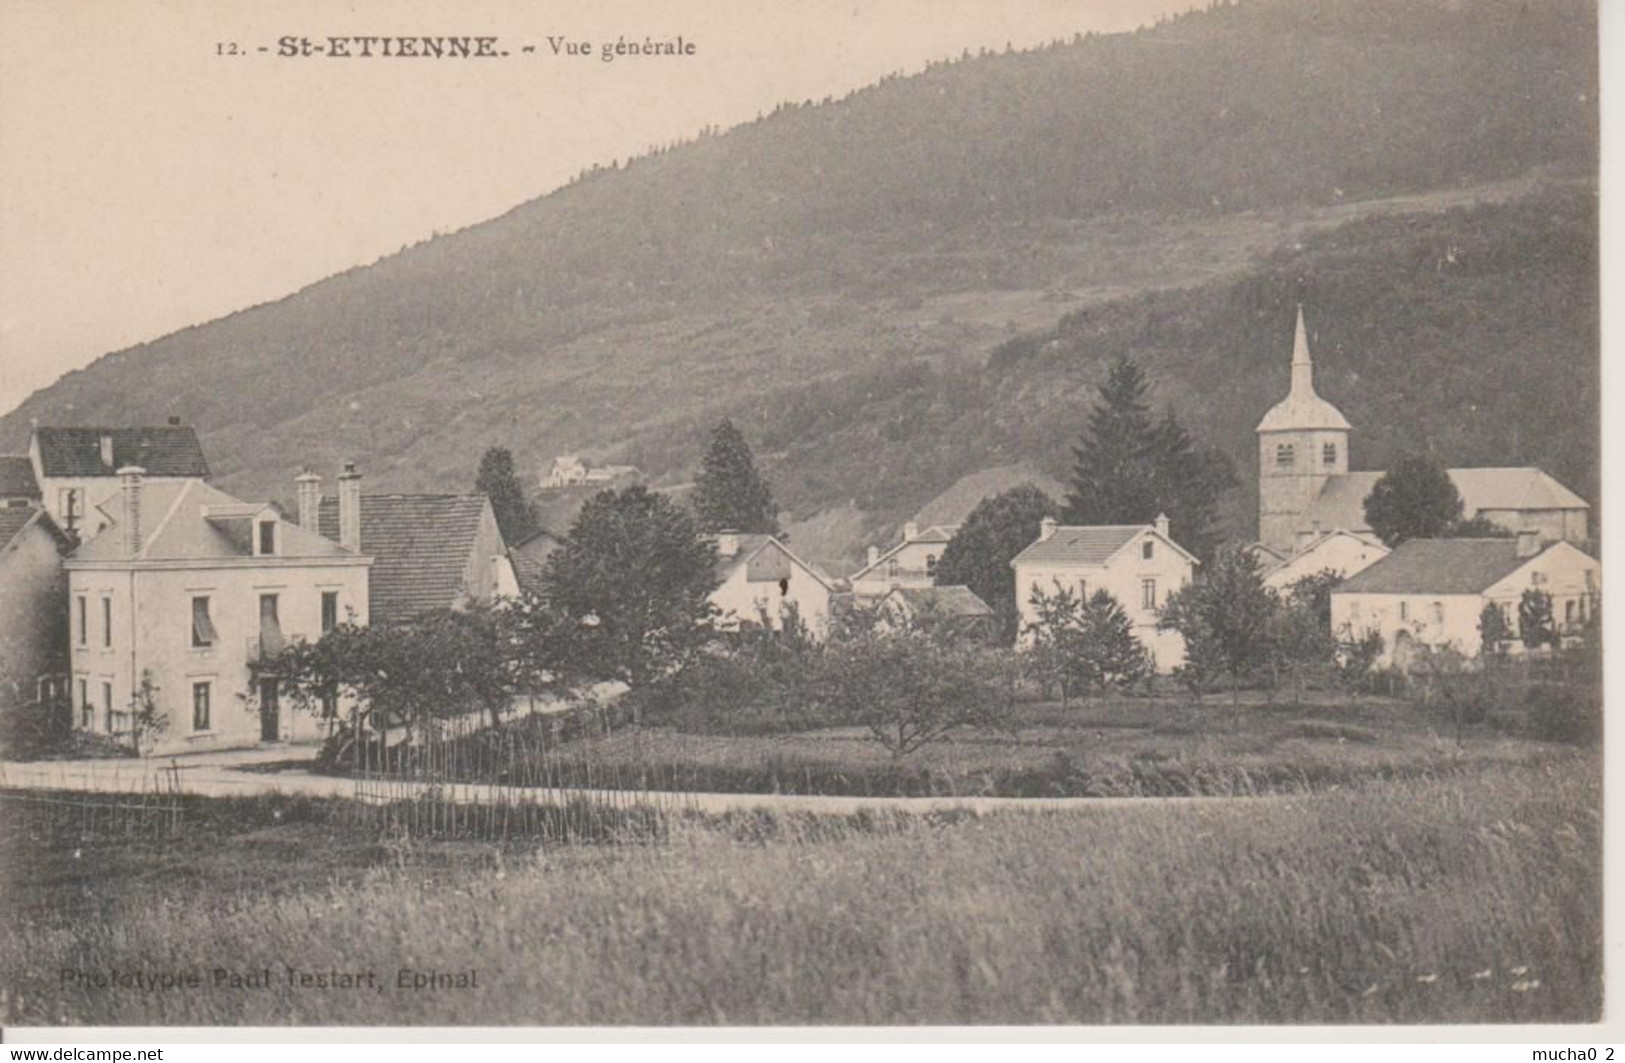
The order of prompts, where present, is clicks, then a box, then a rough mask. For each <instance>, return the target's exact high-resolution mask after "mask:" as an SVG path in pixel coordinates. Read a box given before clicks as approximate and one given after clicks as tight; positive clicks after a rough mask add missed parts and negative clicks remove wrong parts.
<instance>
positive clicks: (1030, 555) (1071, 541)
mask: <svg viewBox="0 0 1625 1063" xmlns="http://www.w3.org/2000/svg"><path fill="white" fill-rule="evenodd" d="M1010 564H1011V567H1013V568H1014V569H1015V570H1016V606H1017V608H1018V610H1019V611H1020V616H1021V631H1022V634H1020V635H1018V636H1017V638H1018V645H1025V644H1027V643H1028V642H1029V641H1030V638H1031V636H1030V635H1029V634H1027V626H1028V625H1029V624H1031V623H1033V622H1034V621H1036V620H1037V619H1038V613H1037V609H1036V608H1035V607H1034V605H1033V602H1032V598H1033V594H1034V592H1035V591H1036V592H1042V593H1044V594H1054V593H1055V592H1056V590H1057V588H1061V589H1065V590H1069V591H1071V592H1072V593H1074V594H1076V595H1078V596H1079V597H1080V598H1082V599H1085V600H1087V599H1088V598H1089V597H1090V596H1091V595H1093V594H1094V593H1095V592H1096V591H1100V590H1104V591H1106V592H1108V593H1109V594H1111V596H1112V597H1113V598H1116V599H1117V601H1118V604H1120V605H1121V606H1122V607H1123V611H1124V612H1125V613H1127V614H1128V617H1129V620H1130V622H1131V623H1132V624H1133V626H1134V637H1135V638H1137V639H1139V641H1140V644H1141V645H1143V646H1144V647H1145V648H1146V649H1147V650H1148V651H1150V652H1151V654H1152V655H1153V656H1154V657H1155V659H1156V667H1157V670H1158V671H1159V672H1167V671H1170V670H1172V669H1174V668H1177V667H1178V666H1179V665H1180V664H1182V663H1184V660H1185V643H1184V640H1183V639H1182V638H1181V637H1180V635H1179V633H1178V632H1176V631H1159V630H1157V617H1158V613H1159V612H1160V610H1161V609H1162V607H1163V606H1165V605H1167V604H1168V599H1169V598H1170V597H1172V596H1173V595H1174V594H1175V593H1177V592H1178V591H1179V590H1180V589H1181V588H1183V587H1186V586H1188V585H1189V584H1190V582H1191V580H1192V578H1193V577H1194V575H1195V571H1196V565H1197V561H1196V558H1195V557H1194V556H1193V555H1192V554H1191V553H1190V552H1189V551H1188V550H1186V549H1185V548H1184V547H1182V546H1180V545H1179V544H1178V543H1176V542H1174V541H1173V539H1171V538H1169V535H1168V520H1167V518H1166V517H1159V518H1157V520H1156V521H1155V522H1154V523H1152V524H1118V525H1100V526H1073V525H1063V524H1057V523H1056V522H1055V521H1054V520H1051V519H1049V518H1045V520H1044V521H1043V522H1042V523H1041V524H1040V531H1039V535H1038V540H1037V541H1036V542H1034V543H1033V544H1032V545H1031V546H1029V547H1027V548H1026V549H1025V550H1023V551H1022V552H1021V553H1019V554H1017V555H1016V557H1015V559H1014V560H1012V561H1011V562H1010Z"/></svg>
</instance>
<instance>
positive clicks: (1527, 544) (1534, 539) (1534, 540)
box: [1518, 528, 1540, 558]
mask: <svg viewBox="0 0 1625 1063" xmlns="http://www.w3.org/2000/svg"><path fill="white" fill-rule="evenodd" d="M1538 553H1540V532H1538V531H1535V530H1534V529H1533V528H1530V529H1525V530H1524V531H1521V532H1519V533H1518V557H1519V558H1526V557H1534V556H1535V555H1536V554H1538Z"/></svg>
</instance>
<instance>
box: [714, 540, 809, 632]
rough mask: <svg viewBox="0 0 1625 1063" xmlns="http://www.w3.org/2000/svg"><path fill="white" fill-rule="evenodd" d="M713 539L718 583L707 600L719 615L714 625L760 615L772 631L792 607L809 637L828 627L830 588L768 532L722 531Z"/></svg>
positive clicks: (779, 626) (725, 625) (730, 625)
mask: <svg viewBox="0 0 1625 1063" xmlns="http://www.w3.org/2000/svg"><path fill="white" fill-rule="evenodd" d="M715 541H716V548H717V577H718V580H719V582H718V586H717V589H716V590H714V591H712V592H711V604H712V605H714V606H716V607H717V610H718V612H719V613H720V614H721V617H720V626H722V627H723V628H724V629H727V628H737V627H738V626H739V625H740V624H741V623H755V622H759V621H760V620H761V619H762V618H764V617H765V618H766V620H767V622H768V624H769V625H771V626H772V628H773V629H774V630H775V631H777V630H781V629H782V628H783V626H784V618H785V616H786V614H787V613H788V612H789V611H790V610H792V609H793V610H794V611H795V612H796V613H797V614H798V615H799V616H800V618H801V622H802V623H803V624H804V625H806V628H807V632H808V634H810V635H811V636H812V637H813V638H822V637H823V636H824V635H825V634H826V633H827V632H828V631H829V611H830V599H831V597H832V595H833V593H834V588H833V587H832V586H831V584H830V581H829V579H828V578H827V577H825V576H824V574H823V573H821V572H819V571H818V570H817V569H816V568H814V567H813V566H811V565H809V564H807V563H806V562H805V561H803V560H801V558H799V557H797V556H796V555H795V554H794V553H792V552H791V551H790V548H789V547H788V546H785V545H784V544H783V543H781V542H779V540H777V539H775V538H774V537H773V536H771V535H744V534H740V533H737V532H723V533H722V534H720V535H718V536H716V540H715Z"/></svg>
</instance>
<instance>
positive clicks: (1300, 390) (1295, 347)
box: [1292, 303, 1319, 398]
mask: <svg viewBox="0 0 1625 1063" xmlns="http://www.w3.org/2000/svg"><path fill="white" fill-rule="evenodd" d="M1292 394H1293V395H1294V396H1303V397H1312V398H1318V397H1319V396H1317V395H1315V363H1314V362H1312V361H1310V359H1309V333H1307V332H1305V331H1304V327H1303V304H1302V303H1299V304H1298V330H1297V332H1296V334H1294V335H1293V337H1292Z"/></svg>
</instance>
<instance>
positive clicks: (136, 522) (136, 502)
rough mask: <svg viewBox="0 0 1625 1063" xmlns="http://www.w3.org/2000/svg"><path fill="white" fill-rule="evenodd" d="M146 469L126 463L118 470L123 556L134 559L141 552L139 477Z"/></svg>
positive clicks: (143, 474) (144, 473)
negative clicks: (122, 501)
mask: <svg viewBox="0 0 1625 1063" xmlns="http://www.w3.org/2000/svg"><path fill="white" fill-rule="evenodd" d="M146 473H147V470H145V469H143V468H141V466H139V465H126V466H125V467H124V468H122V469H120V470H119V471H118V477H119V491H120V493H122V494H123V496H124V520H123V521H122V522H121V523H122V524H123V525H124V530H123V543H124V556H125V557H127V558H130V559H131V560H134V559H135V558H136V557H139V556H140V554H141V477H143V476H145V475H146Z"/></svg>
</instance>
